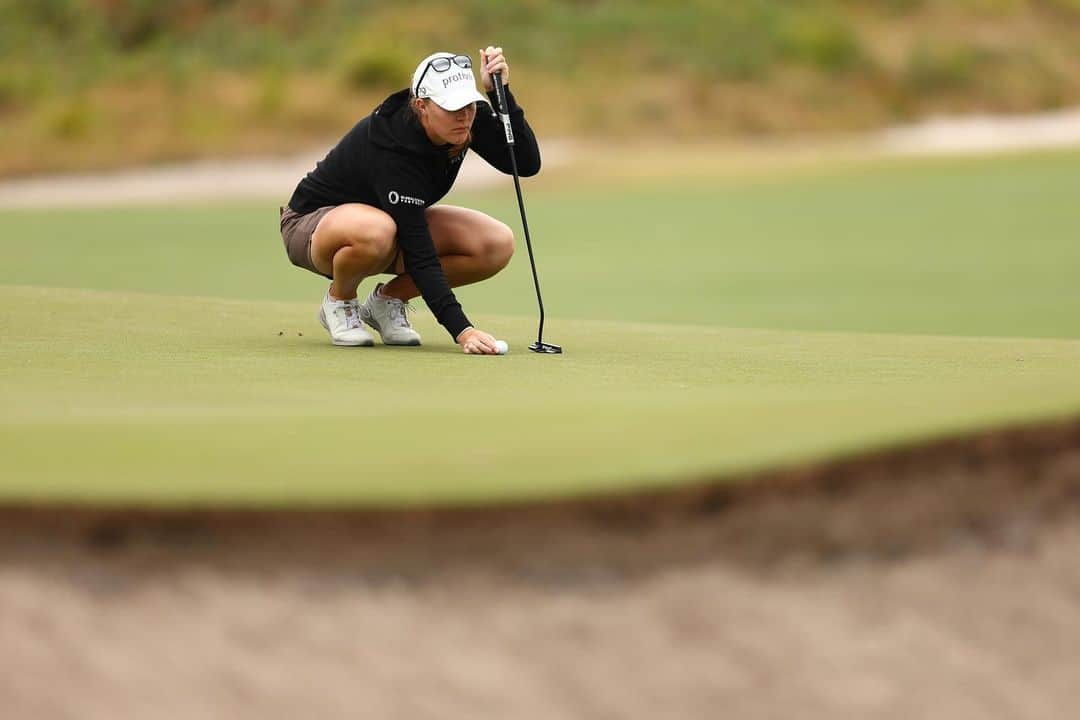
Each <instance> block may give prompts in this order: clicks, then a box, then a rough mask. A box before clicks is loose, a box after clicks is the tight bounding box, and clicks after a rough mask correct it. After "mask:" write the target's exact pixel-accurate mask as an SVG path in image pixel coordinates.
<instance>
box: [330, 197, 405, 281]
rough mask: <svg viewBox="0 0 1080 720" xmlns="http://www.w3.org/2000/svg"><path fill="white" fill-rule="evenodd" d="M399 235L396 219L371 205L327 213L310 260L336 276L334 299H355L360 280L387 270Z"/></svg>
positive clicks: (344, 207)
mask: <svg viewBox="0 0 1080 720" xmlns="http://www.w3.org/2000/svg"><path fill="white" fill-rule="evenodd" d="M396 234H397V225H396V224H395V223H394V220H393V219H392V218H391V217H390V216H389V215H387V214H386V213H385V212H383V211H382V210H379V209H378V208H375V207H371V206H370V205H363V204H360V203H351V204H348V205H339V206H338V207H336V208H334V209H333V210H331V211H330V212H328V213H327V214H326V216H325V217H324V218H323V219H322V220H321V221H320V222H319V226H318V227H317V228H315V232H314V233H313V234H312V236H311V260H312V262H313V263H314V264H315V267H316V268H318V270H319V271H320V272H323V273H326V274H327V275H332V276H333V278H334V279H333V282H332V283H331V285H330V295H331V297H333V298H334V299H335V300H352V299H353V298H355V297H356V288H357V286H358V285H359V284H360V281H361V280H363V279H364V278H366V277H368V276H370V275H376V274H378V273H380V272H382V271H383V270H384V269H386V266H387V265H388V264H389V263H390V261H391V259H392V258H393V256H394V252H395V247H396V246H395V244H394V237H395V235H396Z"/></svg>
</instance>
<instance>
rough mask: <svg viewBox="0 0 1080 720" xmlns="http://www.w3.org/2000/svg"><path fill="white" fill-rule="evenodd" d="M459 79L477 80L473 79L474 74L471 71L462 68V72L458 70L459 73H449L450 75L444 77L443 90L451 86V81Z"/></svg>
mask: <svg viewBox="0 0 1080 720" xmlns="http://www.w3.org/2000/svg"><path fill="white" fill-rule="evenodd" d="M459 80H468V81H469V82H475V81H474V80H473V75H472V73H471V72H469V71H468V70H462V71H461V72H457V73H454V74H453V75H449V76H447V77H444V78H443V81H442V86H443V90H445V89H446V88H448V87H450V83H453V82H458V81H459Z"/></svg>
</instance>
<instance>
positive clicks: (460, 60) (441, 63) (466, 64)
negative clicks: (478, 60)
mask: <svg viewBox="0 0 1080 720" xmlns="http://www.w3.org/2000/svg"><path fill="white" fill-rule="evenodd" d="M451 63H453V64H454V65H457V66H458V67H460V68H471V67H472V60H471V59H470V58H469V56H468V55H455V56H454V57H437V58H433V59H432V60H430V61H428V64H427V65H425V66H424V72H422V73H420V79H419V80H417V81H416V87H414V88H413V95H419V94H420V86H421V85H423V84H424V76H425V75H427V71H428V70H435V72H446V71H447V70H449V69H450V64H451Z"/></svg>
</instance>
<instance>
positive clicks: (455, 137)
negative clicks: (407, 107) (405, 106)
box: [421, 102, 476, 145]
mask: <svg viewBox="0 0 1080 720" xmlns="http://www.w3.org/2000/svg"><path fill="white" fill-rule="evenodd" d="M421 113H422V117H425V118H426V119H427V122H426V123H425V124H424V125H425V128H424V129H425V130H427V134H428V137H429V138H431V141H432V142H434V143H435V144H436V145H445V144H450V145H462V144H464V143H465V141H467V140H468V139H469V130H470V129H471V128H472V124H473V120H475V119H476V103H469V104H468V105H466V106H465V107H463V108H461V109H460V110H455V111H450V110H443V109H442V108H441V107H439V106H438V105H436V104H435V103H433V102H425V103H424V104H423V110H421Z"/></svg>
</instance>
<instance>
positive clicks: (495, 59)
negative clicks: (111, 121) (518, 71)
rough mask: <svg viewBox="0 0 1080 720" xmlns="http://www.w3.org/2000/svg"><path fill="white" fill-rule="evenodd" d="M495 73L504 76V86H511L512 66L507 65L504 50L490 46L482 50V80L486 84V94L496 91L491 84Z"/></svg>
mask: <svg viewBox="0 0 1080 720" xmlns="http://www.w3.org/2000/svg"><path fill="white" fill-rule="evenodd" d="M494 73H500V74H501V75H502V81H503V85H509V84H510V66H509V65H507V64H506V58H505V57H503V49H502V48H501V47H492V46H491V45H488V46H487V48H482V49H481V50H480V79H481V81H483V83H484V91H485V92H491V91H492V90H494V89H495V86H494V85H493V84H492V82H491V76H492V74H494Z"/></svg>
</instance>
